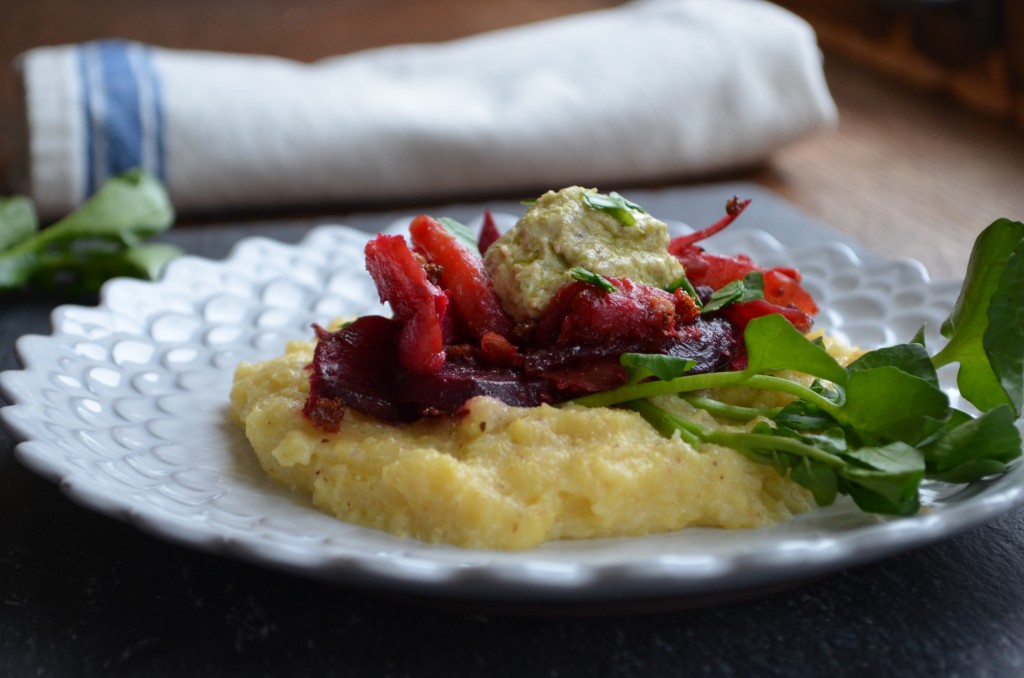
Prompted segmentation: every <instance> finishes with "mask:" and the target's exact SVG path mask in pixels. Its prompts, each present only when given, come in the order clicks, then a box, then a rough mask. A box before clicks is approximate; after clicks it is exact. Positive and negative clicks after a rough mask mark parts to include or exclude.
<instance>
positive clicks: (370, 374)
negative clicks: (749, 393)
mask: <svg viewBox="0 0 1024 678" xmlns="http://www.w3.org/2000/svg"><path fill="white" fill-rule="evenodd" d="M746 204H747V203H746V202H742V203H741V202H739V201H738V200H735V199H733V200H732V201H730V203H729V205H728V206H727V214H726V216H725V217H723V218H722V219H721V220H719V221H718V222H716V223H715V224H712V225H711V226H709V227H708V228H706V229H704V230H702V231H698V232H697V233H694V234H692V235H689V236H683V237H681V238H676V239H675V240H673V241H672V243H671V245H670V247H669V250H670V253H672V254H673V255H675V256H676V257H677V258H679V260H680V261H682V262H683V264H684V266H685V267H686V273H687V278H688V280H689V281H690V283H691V284H692V285H693V286H694V287H695V288H696V291H697V293H698V294H700V295H701V296H702V297H703V298H705V299H706V298H707V297H708V296H709V295H711V294H712V291H713V290H717V289H720V288H722V287H724V286H725V285H727V284H728V283H730V282H732V281H734V280H738V279H742V278H744V277H745V276H746V275H747V273H750V272H751V271H760V272H762V273H763V274H764V297H765V298H764V299H761V298H758V297H755V298H753V299H752V300H747V299H745V298H741V299H740V300H738V301H733V300H730V301H729V303H724V302H723V303H724V305H722V304H720V305H719V307H717V308H716V309H715V310H713V311H710V310H708V309H705V311H704V312H703V313H702V311H701V308H700V307H699V305H698V303H697V301H696V300H695V299H694V298H693V297H691V296H690V295H689V294H688V293H687V292H685V291H684V290H683V289H678V290H675V291H674V292H668V291H665V290H663V289H659V288H656V287H652V286H650V285H645V284H642V283H638V282H635V281H633V280H630V279H627V278H621V277H620V278H616V277H608V278H605V277H603V276H600V275H597V274H594V273H591V272H589V271H583V270H582V269H580V270H579V272H578V274H577V273H576V269H573V271H572V272H573V277H574V278H575V280H574V281H573V282H570V283H568V284H566V285H564V286H563V287H561V288H560V289H559V290H558V291H557V292H556V293H555V295H554V297H553V298H552V300H551V301H550V302H549V304H548V306H547V307H546V308H545V310H544V311H543V312H542V313H541V315H540V317H539V318H537V319H536V320H534V321H531V322H529V323H520V324H517V323H515V322H513V320H512V319H511V317H510V316H509V314H508V313H507V312H506V311H505V309H504V307H503V305H502V303H501V301H500V299H499V298H498V296H497V294H496V293H495V292H494V288H493V286H492V284H491V281H490V277H489V276H488V274H487V271H486V269H485V268H484V264H483V260H482V259H481V257H480V255H479V254H478V253H477V252H475V251H473V248H472V246H469V247H467V246H466V245H465V244H463V242H464V240H465V238H464V237H463V239H462V240H460V239H459V238H457V237H456V235H455V234H453V233H452V232H451V231H450V230H449V229H448V228H447V227H446V225H445V224H443V223H441V222H439V221H437V220H435V219H433V218H431V217H428V216H418V217H416V218H415V219H414V220H413V222H412V224H411V225H410V228H409V230H410V237H411V241H412V248H410V247H409V245H407V244H406V241H405V239H404V238H402V237H400V236H385V235H379V236H377V237H376V238H375V239H374V240H372V241H370V243H369V244H367V246H366V267H367V270H368V271H369V272H370V275H371V276H372V278H373V280H374V282H375V283H376V285H377V290H378V293H379V295H380V299H381V301H383V302H387V303H389V304H390V305H391V308H392V310H393V312H394V317H393V318H383V317H380V316H365V317H362V318H359V319H358V320H356V321H355V322H353V323H351V324H350V325H348V326H346V327H344V328H343V329H340V330H338V331H337V332H327V331H325V330H323V329H321V328H316V329H317V338H318V343H317V346H316V349H315V353H314V359H313V364H312V365H311V366H310V368H311V375H310V395H309V399H308V401H307V403H306V407H305V413H306V415H307V416H308V417H309V418H310V419H311V420H312V421H313V423H314V425H316V426H317V427H318V428H320V429H321V430H324V431H336V430H338V428H339V426H340V424H341V421H342V417H343V415H344V412H345V409H346V408H353V409H356V410H359V411H361V412H364V413H366V414H370V415H372V416H375V417H378V418H379V419H382V420H385V421H393V422H403V421H412V420H415V419H417V418H419V417H423V416H435V415H441V414H454V413H457V412H459V411H460V410H461V409H462V407H463V406H464V405H465V403H466V401H467V400H469V399H470V398H473V397H475V396H481V395H483V396H491V397H494V398H498V399H500V400H502V401H503V402H505V403H507V404H509V405H514V406H522V407H533V406H537V405H540V404H543V403H558V402H562V401H565V400H569V399H572V398H576V397H579V396H581V395H586V394H589V393H597V392H600V391H607V390H610V389H614V388H617V387H619V386H622V385H624V384H626V383H627V381H628V378H629V376H628V372H627V371H626V369H625V368H624V367H623V366H622V365H621V363H620V357H621V356H622V354H623V353H660V354H665V355H671V356H676V357H681V358H687V359H690V360H693V361H694V362H695V363H696V365H695V366H694V367H693V368H692V369H691V370H690V371H689V372H688V373H689V374H700V373H706V372H718V371H724V370H740V369H743V368H744V367H745V366H746V364H747V362H746V361H747V356H746V353H745V348H744V345H743V341H742V337H743V328H745V327H746V325H747V323H749V322H750V320H751V319H753V318H755V317H758V316H761V315H766V314H770V313H779V314H781V315H783V316H784V317H786V318H787V319H788V320H789V321H790V322H791V323H792V324H793V325H794V326H795V327H797V328H798V329H799V330H801V331H804V332H806V331H807V330H808V329H810V324H811V320H810V313H813V312H814V311H815V310H817V309H816V306H815V305H814V302H813V300H811V298H810V296H809V295H808V294H807V293H806V291H804V290H803V288H802V287H800V284H799V282H800V276H799V273H797V272H796V271H794V270H792V269H785V268H774V269H764V268H760V267H758V266H756V265H755V264H754V263H753V262H752V261H750V260H749V259H748V258H747V257H744V256H742V255H741V256H738V257H724V256H720V255H711V254H708V253H706V252H704V250H703V249H702V248H701V247H700V246H699V245H697V243H698V242H700V241H701V240H702V239H704V238H706V237H708V236H710V235H712V234H714V233H717V232H718V231H720V230H722V229H723V228H725V227H726V226H728V225H729V224H730V223H731V222H732V221H733V220H734V219H735V218H736V217H737V216H738V215H739V214H740V212H742V211H743V208H744V207H745V206H746ZM497 237H498V231H497V228H496V227H495V225H494V222H493V219H492V218H491V216H490V214H489V213H488V214H487V215H485V219H484V227H483V231H482V233H481V235H480V237H479V239H478V243H477V249H479V250H480V251H481V252H482V251H485V250H486V249H487V247H489V246H490V245H491V244H492V243H493V242H494V240H495V239H497ZM449 303H450V304H451V307H450V308H449Z"/></svg>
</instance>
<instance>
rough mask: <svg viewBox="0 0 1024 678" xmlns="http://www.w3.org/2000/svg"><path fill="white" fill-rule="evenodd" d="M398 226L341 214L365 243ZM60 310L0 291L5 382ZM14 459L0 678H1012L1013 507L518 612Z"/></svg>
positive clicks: (1023, 579)
mask: <svg viewBox="0 0 1024 678" xmlns="http://www.w3.org/2000/svg"><path fill="white" fill-rule="evenodd" d="M735 188H736V187H733V186H726V187H721V186H712V187H699V188H694V189H684V190H675V191H663V192H657V193H651V194H641V195H640V196H636V197H637V199H638V201H640V202H641V203H642V204H644V205H645V207H647V208H648V209H649V211H651V212H653V213H656V214H658V215H659V216H664V217H670V218H683V219H688V220H692V223H696V224H703V223H710V221H712V220H713V218H714V217H715V216H716V215H717V213H719V212H720V210H721V204H722V200H723V198H721V197H720V196H722V195H726V194H727V192H728V191H732V190H734V189H735ZM739 188H740V189H744V188H746V187H739ZM751 190H755V192H756V189H751ZM630 197H634V196H630ZM726 197H727V196H726ZM759 197H760V198H761V202H762V204H763V205H765V207H764V208H763V209H764V210H766V213H767V214H769V215H770V213H771V212H772V211H775V212H778V213H780V214H782V216H783V217H785V218H783V219H780V220H779V223H782V224H783V225H784V226H785V228H789V229H792V232H787V233H783V234H782V235H781V236H780V239H782V240H785V238H786V237H800V238H801V239H804V240H806V239H808V238H810V239H813V238H829V237H835V234H831V233H829V232H828V231H827V230H826V229H821V228H820V227H818V226H817V225H814V224H810V223H809V222H805V221H804V220H802V217H800V216H799V215H796V214H794V213H793V212H792V211H791V210H790V208H789V207H788V206H786V205H785V204H783V203H781V202H778V203H776V202H774V198H773V196H771V195H760V196H759ZM494 207H495V209H497V210H505V211H513V212H515V211H519V210H520V209H521V207H519V206H518V205H516V204H514V203H509V204H502V205H495V206H494ZM479 209H480V208H479V207H478V206H472V205H469V206H462V207H453V208H451V209H449V210H447V211H446V213H448V214H451V215H452V216H454V217H456V218H459V217H460V216H465V215H468V214H472V213H478V212H479ZM408 212H411V210H410V211H408ZM783 213H784V214H783ZM392 216H394V215H387V214H359V215H350V216H348V217H345V218H344V219H342V220H341V221H344V222H345V223H348V224H350V225H353V226H356V227H359V228H363V229H366V230H374V229H375V228H378V227H380V226H382V225H385V224H387V223H388V222H389V221H390V218H391V217H392ZM336 221H339V220H338V219H331V218H322V217H318V218H310V219H301V220H289V221H284V220H266V219H265V220H255V219H254V220H251V221H247V222H245V223H231V224H228V223H218V224H210V225H199V226H185V227H178V228H176V229H175V230H174V231H172V232H171V233H170V234H168V235H167V236H166V238H167V239H168V240H172V241H175V242H178V243H179V244H182V245H183V246H184V247H185V248H186V249H187V250H188V251H190V252H192V253H194V254H199V255H203V256H208V257H212V258H220V257H223V256H225V255H226V254H227V252H228V251H229V250H230V247H231V245H232V243H234V242H235V241H237V240H238V239H240V238H241V237H244V236H247V235H251V234H261V235H269V236H272V237H275V238H278V239H281V240H285V241H292V242H294V241H297V240H298V239H300V238H301V237H302V235H303V234H304V233H305V232H306V231H307V230H308V229H309V228H310V227H311V226H313V225H315V224H317V223H327V222H336ZM65 301H66V300H62V299H55V298H51V297H40V296H33V295H20V296H19V295H12V296H8V297H3V298H0V370H8V369H17V368H18V367H19V365H18V362H17V357H16V355H15V350H14V342H15V340H16V339H17V338H18V337H19V336H21V335H23V334H28V333H35V334H46V333H48V332H49V331H50V324H49V313H50V312H51V310H52V309H53V307H54V306H55V305H57V304H58V303H63V302H65ZM95 301H96V300H95V299H79V300H77V302H78V303H83V304H90V303H95ZM3 404H5V403H3V402H2V401H0V405H3ZM14 446H15V441H13V440H12V439H11V438H10V437H9V435H8V434H7V433H5V432H3V431H2V430H0V675H5V676H111V675H114V676H117V675H139V676H185V675H188V676H199V675H217V676H221V675H223V676H231V675H244V676H261V675H313V674H315V673H322V674H323V675H339V676H343V675H356V676H364V675H374V676H405V675H414V676H431V675H437V676H450V675H474V676H477V675H480V676H490V675H494V676H504V675H530V676H575V675H588V676H589V675H616V676H619V675H621V676H633V675H636V676H652V675H714V676H719V675H738V676H764V675H808V676H817V675H822V676H825V675H828V676H832V675H840V676H845V675H850V676H862V675H871V674H874V675H878V676H890V675H892V676H916V675H920V676H1014V675H1024V508H1018V509H1015V510H1013V511H1011V512H1010V513H1008V514H1006V515H1003V516H1001V517H999V518H997V519H995V520H993V521H992V522H990V523H989V524H986V525H983V526H981V527H978V528H975V529H972V530H970V531H967V532H965V533H963V534H958V535H954V536H951V537H949V538H947V539H945V540H942V541H939V542H938V543H934V544H932V545H929V546H926V547H923V548H918V549H916V550H912V551H909V552H904V553H901V554H899V555H896V556H893V557H890V558H887V559H885V560H881V561H879V562H873V563H869V564H866V565H861V566H858V567H854V568H852V569H847V570H844V571H840V572H837V573H835V574H832V575H831V576H828V577H826V578H822V579H817V580H814V581H811V582H809V583H806V582H805V583H802V584H800V585H798V586H794V587H792V588H789V589H786V590H783V591H776V592H772V593H769V592H755V594H757V593H760V594H761V595H753V596H752V597H751V598H748V599H745V600H739V601H732V602H721V603H719V604H714V605H712V604H708V605H704V606H700V607H692V606H687V605H681V606H680V609H676V610H668V611H661V612H658V613H655V614H634V613H627V611H626V610H623V609H615V608H610V609H605V610H602V609H596V610H595V609H588V610H586V612H585V614H584V613H581V612H580V611H574V610H573V609H571V608H558V609H553V610H551V611H550V613H549V614H534V615H522V614H508V613H507V611H504V610H501V609H493V610H489V609H480V610H472V611H465V610H462V611H460V610H452V609H448V608H445V607H442V606H438V605H433V604H429V603H427V602H424V601H422V600H411V599H402V598H387V597H382V596H379V595H369V594H367V593H366V592H360V591H358V590H351V589H348V588H345V587H344V586H333V585H328V584H324V583H321V582H318V581H313V580H310V579H306V578H303V577H301V576H298V575H294V574H285V573H282V572H279V571H276V570H271V569H266V568H264V567H262V566H259V565H256V564H251V563H247V562H242V561H238V560H233V559H228V558H224V557H221V556H217V555H211V554H208V553H204V552H197V551H193V550H190V549H188V548H185V547H182V546H178V545H174V544H170V543H166V542H164V541H161V540H159V539H157V538H155V537H152V536H150V535H148V534H145V533H143V532H142V531H140V530H139V529H137V528H135V527H132V526H129V525H126V524H122V523H120V522H117V521H115V520H113V519H111V518H108V517H106V516H102V515H99V514H96V513H93V512H91V511H89V510H87V509H85V508H82V507H80V506H78V505H76V504H74V503H73V502H71V501H69V500H68V499H67V498H66V497H65V496H64V495H63V494H62V493H61V492H60V490H59V489H58V488H57V487H56V486H54V485H53V484H51V483H50V482H48V481H46V480H44V479H42V478H40V477H38V476H36V475H33V474H32V473H31V472H29V471H28V470H26V468H24V467H23V466H22V465H20V464H19V462H18V461H17V460H16V458H15V455H14ZM537 612H543V611H542V610H541V611H537Z"/></svg>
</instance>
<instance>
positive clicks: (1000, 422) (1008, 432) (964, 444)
mask: <svg viewBox="0 0 1024 678" xmlns="http://www.w3.org/2000/svg"><path fill="white" fill-rule="evenodd" d="M1015 419H1016V417H1015V416H1014V413H1013V409H1012V408H1011V407H1010V406H1009V405H999V406H998V407H995V408H993V409H991V410H989V411H988V412H983V413H982V414H981V415H980V416H979V417H977V418H973V417H971V416H970V415H968V414H966V413H964V412H961V411H959V410H957V411H955V412H954V414H953V415H952V416H951V417H950V419H949V421H948V422H947V424H946V426H945V427H944V428H943V429H942V431H941V435H939V436H937V437H936V439H934V440H933V441H931V442H930V443H929V444H927V445H926V446H924V447H923V448H922V451H923V452H924V457H925V462H926V464H927V469H928V473H929V476H931V477H934V478H937V479H940V480H946V481H947V482H973V481H975V480H978V479H979V478H981V477H983V476H985V475H990V474H992V473H1001V472H1003V471H1005V469H1006V463H1007V462H1010V461H1012V460H1013V459H1016V458H1017V456H1018V455H1019V454H1020V449H1021V436H1020V431H1019V430H1018V429H1017V427H1016V426H1014V420H1015Z"/></svg>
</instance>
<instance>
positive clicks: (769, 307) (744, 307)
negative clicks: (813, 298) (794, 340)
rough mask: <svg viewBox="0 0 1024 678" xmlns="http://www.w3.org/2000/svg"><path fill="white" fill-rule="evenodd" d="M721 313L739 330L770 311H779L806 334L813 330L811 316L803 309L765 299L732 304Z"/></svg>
mask: <svg viewBox="0 0 1024 678" xmlns="http://www.w3.org/2000/svg"><path fill="white" fill-rule="evenodd" d="M719 313H721V315H722V316H723V317H724V318H725V319H726V320H728V321H729V322H730V323H731V324H732V325H735V326H736V328H737V329H739V330H741V331H742V330H745V329H746V327H747V323H749V322H750V321H751V320H753V319H754V318H760V317H761V316H763V315H768V314H769V313H778V314H780V315H782V317H784V318H785V319H786V320H788V321H789V322H790V323H792V324H793V327H795V328H796V329H798V330H800V331H801V332H803V333H804V334H806V333H808V332H810V331H811V324H812V323H811V317H810V316H809V315H807V314H806V313H804V312H803V311H801V310H800V309H798V308H793V307H789V308H783V307H781V306H776V305H775V304H773V303H771V302H768V301H765V300H764V299H754V300H752V301H742V302H739V303H737V304H730V305H728V306H726V307H725V308H723V309H722V310H721V311H719Z"/></svg>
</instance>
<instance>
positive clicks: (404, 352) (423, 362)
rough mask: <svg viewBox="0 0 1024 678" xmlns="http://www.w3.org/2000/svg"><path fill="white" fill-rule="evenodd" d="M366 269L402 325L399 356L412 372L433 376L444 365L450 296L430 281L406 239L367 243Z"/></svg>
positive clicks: (378, 239)
mask: <svg viewBox="0 0 1024 678" xmlns="http://www.w3.org/2000/svg"><path fill="white" fill-rule="evenodd" d="M366 270H367V271H369V272H370V277H372V278H373V282H374V283H376V285H377V293H378V294H379V295H380V300H381V301H382V302H387V303H389V304H391V309H392V310H393V311H394V313H395V318H396V319H398V320H399V321H400V322H401V323H402V330H401V336H400V337H399V340H398V357H399V360H400V361H401V363H402V366H403V367H405V369H407V370H409V371H410V372H415V373H418V374H430V373H431V372H436V371H437V370H439V369H441V365H443V364H444V332H443V329H442V328H443V326H444V316H445V312H446V310H447V308H448V297H447V296H446V295H445V293H444V292H443V291H442V290H441V289H440V288H438V287H437V286H436V285H434V284H433V283H431V282H430V280H428V279H427V273H426V271H424V270H423V267H422V266H421V265H420V263H419V262H418V261H417V260H416V257H415V256H414V255H413V253H412V250H410V249H409V246H408V245H407V244H406V242H405V238H403V237H401V236H398V235H383V234H381V235H378V236H377V237H376V238H374V239H373V240H371V241H370V242H368V243H367V244H366Z"/></svg>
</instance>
